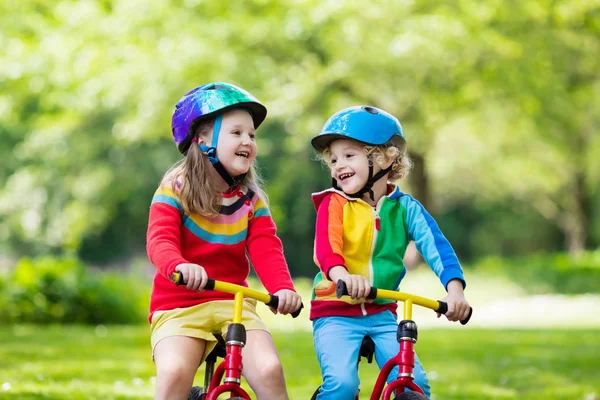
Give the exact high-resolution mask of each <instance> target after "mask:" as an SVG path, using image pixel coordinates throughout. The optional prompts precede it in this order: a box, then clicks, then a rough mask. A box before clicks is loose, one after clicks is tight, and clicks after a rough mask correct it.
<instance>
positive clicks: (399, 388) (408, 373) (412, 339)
mask: <svg viewBox="0 0 600 400" xmlns="http://www.w3.org/2000/svg"><path fill="white" fill-rule="evenodd" d="M336 295H337V297H338V298H340V297H342V296H345V295H348V290H347V287H346V283H345V282H344V281H342V280H339V281H338V282H337V287H336ZM366 298H367V299H387V300H395V301H401V302H403V303H404V311H403V318H402V321H400V322H399V323H398V332H397V338H398V342H399V343H400V350H399V351H398V354H397V355H395V356H394V357H392V358H391V359H389V360H388V361H387V362H386V363H385V364H384V366H383V368H381V371H379V374H378V375H377V381H376V382H375V386H374V387H373V392H372V393H371V397H369V400H380V399H382V400H389V399H390V398H391V396H392V395H393V394H394V393H402V392H404V390H405V389H409V390H411V391H413V392H417V393H420V394H422V395H424V394H425V393H424V392H423V390H422V389H421V388H420V387H419V386H418V385H417V384H416V383H415V382H414V379H415V376H414V373H413V372H414V368H415V349H414V346H415V343H417V324H416V322H415V321H413V320H412V309H413V305H414V304H416V305H419V306H421V307H425V308H429V309H431V310H433V311H436V312H438V313H440V314H446V312H447V311H448V304H446V303H445V302H443V301H437V300H431V299H427V298H425V297H421V296H415V295H412V294H408V293H402V292H396V291H393V290H384V289H377V288H371V291H370V293H369V294H368V296H367V297H366ZM472 313H473V308H471V309H470V311H469V315H468V316H467V318H465V319H464V320H462V321H460V323H461V324H462V325H465V324H466V323H467V322H469V320H470V319H471V314H472ZM396 366H397V367H398V378H397V379H395V380H394V381H392V382H390V383H389V384H388V385H387V386H386V381H387V378H388V376H389V375H390V373H391V372H392V370H393V369H394V367H396ZM382 395H383V397H382ZM357 398H358V397H357Z"/></svg>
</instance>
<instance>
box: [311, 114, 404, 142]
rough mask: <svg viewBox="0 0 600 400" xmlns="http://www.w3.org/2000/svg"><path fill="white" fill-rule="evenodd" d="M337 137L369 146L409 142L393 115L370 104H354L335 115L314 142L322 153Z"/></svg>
mask: <svg viewBox="0 0 600 400" xmlns="http://www.w3.org/2000/svg"><path fill="white" fill-rule="evenodd" d="M335 139H354V140H357V141H359V142H362V143H365V144H370V145H375V146H378V145H382V144H386V143H388V142H393V143H394V144H396V145H398V146H403V145H404V144H405V143H406V138H405V137H404V132H403V131H402V125H400V122H399V121H398V119H397V118H396V117H394V116H393V115H392V114H390V113H388V112H386V111H383V110H382V109H380V108H376V107H371V106H354V107H348V108H345V109H343V110H342V111H338V112H337V113H335V114H333V115H332V116H331V117H330V118H329V119H328V120H327V122H325V125H323V128H322V129H321V132H320V133H319V134H318V135H317V136H315V137H314V138H312V140H311V142H310V143H311V145H312V146H313V147H314V148H315V150H317V151H318V152H322V151H323V150H324V149H325V148H326V147H327V145H329V143H331V142H332V141H333V140H335Z"/></svg>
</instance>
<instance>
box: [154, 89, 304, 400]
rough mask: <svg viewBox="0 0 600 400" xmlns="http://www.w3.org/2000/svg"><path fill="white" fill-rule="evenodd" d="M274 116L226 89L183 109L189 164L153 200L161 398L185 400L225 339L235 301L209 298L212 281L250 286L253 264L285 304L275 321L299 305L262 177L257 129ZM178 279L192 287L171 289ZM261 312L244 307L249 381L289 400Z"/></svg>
mask: <svg viewBox="0 0 600 400" xmlns="http://www.w3.org/2000/svg"><path fill="white" fill-rule="evenodd" d="M266 114H267V109H266V108H265V106H263V105H262V104H261V103H260V102H259V101H258V100H257V99H256V98H255V97H254V96H253V95H251V94H250V93H248V92H247V91H245V90H243V89H241V88H239V87H237V86H234V85H231V84H228V83H223V82H214V83H209V84H206V85H202V86H199V87H197V88H195V89H193V90H192V91H190V92H188V93H187V94H186V95H184V96H183V97H182V98H181V99H180V100H179V102H178V103H177V104H176V106H175V111H174V112H173V118H172V131H173V139H174V140H175V144H176V145H177V148H178V149H179V151H180V152H181V153H182V154H183V155H184V156H185V157H184V158H183V160H182V161H181V162H179V163H177V164H176V165H175V166H173V167H172V168H171V169H170V170H169V171H168V172H167V173H166V174H165V176H164V178H163V180H162V182H161V184H160V187H159V188H158V190H157V191H156V192H155V194H154V197H153V199H152V205H151V207H150V216H149V222H148V233H147V246H146V247H147V251H148V256H149V258H150V260H151V261H152V263H153V264H154V265H155V266H156V274H155V277H154V284H153V288H152V294H151V298H150V316H149V320H150V324H151V342H152V352H153V358H154V361H155V364H156V375H157V379H156V395H155V398H156V399H186V398H187V397H188V393H189V392H190V389H191V387H192V382H193V379H194V375H195V373H196V370H197V369H198V366H199V365H200V364H201V363H202V361H204V359H205V357H206V356H207V355H208V354H209V353H210V351H211V350H212V348H214V346H215V344H216V343H217V340H216V338H215V337H214V335H213V334H214V333H222V334H224V333H225V332H226V329H227V325H228V323H229V322H230V319H231V315H232V311H233V296H232V295H229V294H226V293H222V292H216V291H209V290H203V289H204V287H205V285H206V283H207V277H210V278H213V279H216V280H221V281H225V282H229V283H233V284H237V285H243V286H247V282H246V279H247V277H248V274H249V271H250V261H251V262H252V265H253V267H254V269H255V271H256V273H257V275H258V276H259V278H260V280H261V282H262V283H263V285H264V286H265V288H266V289H267V290H268V291H269V293H273V294H276V295H277V296H278V297H279V306H278V309H277V310H276V311H275V312H277V311H278V312H280V313H283V314H287V313H291V312H294V311H296V310H297V309H298V308H299V307H300V305H301V299H300V296H299V295H298V294H297V293H296V292H295V290H294V285H293V283H292V280H291V277H290V273H289V270H288V267H287V264H286V261H285V259H284V255H283V249H282V244H281V241H280V240H279V238H278V237H277V235H276V227H275V223H274V222H273V219H272V218H271V214H270V212H269V207H268V205H267V197H266V195H265V193H264V192H263V191H262V190H261V188H260V186H259V181H258V178H257V175H256V171H255V169H254V160H255V158H256V155H257V146H256V129H257V128H258V127H259V125H260V124H261V123H262V122H263V120H264V119H265V117H266ZM175 271H179V272H180V273H181V274H182V275H183V279H184V282H187V286H176V285H175V284H174V283H173V282H171V279H170V278H171V275H172V274H173V273H174V272H175ZM255 305H256V303H255V302H253V301H248V300H245V302H244V307H243V311H242V323H243V324H244V326H245V327H246V331H247V341H246V345H245V347H244V349H243V352H242V355H243V358H244V367H243V371H242V374H243V375H244V377H245V378H246V380H247V382H248V384H249V385H250V387H251V388H252V390H253V391H254V392H255V393H256V395H257V397H258V399H262V400H274V399H281V400H287V399H288V395H287V391H286V388H285V380H284V376H283V369H282V367H281V362H280V360H279V357H278V355H277V351H276V349H275V346H274V344H273V339H272V338H271V336H270V334H269V333H268V331H267V329H266V327H265V325H264V323H263V322H262V321H261V319H260V318H259V316H258V315H257V313H256V309H255Z"/></svg>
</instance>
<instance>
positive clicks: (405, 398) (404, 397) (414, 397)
mask: <svg viewBox="0 0 600 400" xmlns="http://www.w3.org/2000/svg"><path fill="white" fill-rule="evenodd" d="M394 400H427V397H426V396H424V395H422V394H421V393H417V392H404V393H402V394H399V395H398V396H396V397H394Z"/></svg>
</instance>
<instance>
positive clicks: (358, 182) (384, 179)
mask: <svg viewBox="0 0 600 400" xmlns="http://www.w3.org/2000/svg"><path fill="white" fill-rule="evenodd" d="M311 144H312V146H313V147H314V148H315V149H316V150H317V151H318V152H319V154H320V156H321V158H322V159H323V160H324V161H325V162H326V163H327V165H328V166H329V168H330V170H331V177H332V183H333V187H332V188H330V189H327V190H325V191H322V192H319V193H314V194H313V195H312V199H313V202H314V205H315V208H316V210H317V221H316V232H315V252H314V259H315V263H316V264H317V266H318V267H319V269H320V272H319V273H318V274H317V276H316V277H315V280H314V285H313V293H312V301H311V311H310V318H311V320H312V322H313V336H314V346H315V350H316V353H317V358H318V361H319V364H320V366H321V372H322V377H323V385H322V386H321V388H320V390H319V393H318V395H317V399H318V400H353V399H354V398H355V396H356V395H357V393H358V387H359V378H358V371H357V369H356V368H354V367H353V366H354V365H356V361H357V359H358V357H359V349H360V346H361V343H362V340H363V338H364V337H365V336H369V337H370V338H371V339H372V340H373V342H374V343H375V357H376V360H377V364H378V365H379V367H380V368H381V367H382V366H383V365H384V364H385V362H386V361H388V360H389V359H390V358H392V357H393V356H395V355H396V354H397V353H398V351H399V343H398V341H397V338H396V331H397V315H396V309H397V304H396V303H395V302H392V301H389V300H383V299H377V300H374V301H372V302H366V301H365V300H364V298H365V297H366V296H367V294H368V293H369V291H370V289H371V286H374V287H377V288H382V289H389V290H397V289H398V286H399V284H400V281H401V280H402V278H403V277H404V275H405V274H406V268H405V266H404V262H403V257H404V253H405V251H406V247H407V246H408V244H409V242H410V241H411V240H414V241H415V243H416V246H417V249H418V250H419V251H420V253H421V254H422V255H423V257H424V259H425V261H426V262H427V263H428V264H429V266H430V267H431V269H432V270H433V271H434V272H435V274H436V275H437V276H438V277H439V279H440V281H441V283H442V285H443V286H444V287H445V288H446V290H447V292H448V295H447V296H446V297H445V299H444V301H446V302H447V303H448V312H447V313H446V317H447V318H448V320H450V321H459V320H462V319H465V318H466V317H467V316H468V314H469V309H470V306H469V303H468V302H467V300H466V299H465V297H464V293H463V289H464V287H465V285H466V283H465V279H464V276H463V271H462V268H461V266H460V263H459V261H458V258H457V256H456V254H455V252H454V250H453V249H452V246H451V245H450V243H449V242H448V240H447V239H446V238H445V237H444V235H443V234H442V232H441V231H440V229H439V227H438V225H437V224H436V222H435V221H434V220H433V218H432V217H431V215H430V214H429V213H428V212H427V211H426V210H425V209H424V208H423V206H422V205H421V204H420V203H419V202H418V201H417V200H415V199H414V198H413V197H411V196H410V195H408V194H405V193H403V192H401V191H400V189H399V187H398V186H396V185H394V184H392V183H390V182H394V181H396V180H398V179H400V178H402V177H404V176H405V175H406V174H407V173H408V171H409V170H410V167H411V166H412V163H411V162H410V159H409V158H408V156H407V154H406V139H405V136H404V132H403V130H402V126H401V125H400V122H399V121H398V120H397V119H396V118H395V117H394V116H392V115H391V114H389V113H387V112H385V111H383V110H381V109H378V108H376V107H369V106H356V107H350V108H347V109H344V110H341V111H339V112H337V113H336V114H334V115H333V116H332V117H331V118H329V120H328V121H327V122H326V123H325V125H324V126H323V129H322V130H321V132H320V133H319V135H317V136H316V137H314V138H313V139H312V141H311ZM340 279H341V280H343V281H344V282H345V283H346V285H347V287H348V293H349V294H350V296H346V297H342V298H341V299H337V298H336V293H335V292H336V291H335V286H336V282H337V281H338V280H340ZM397 373H398V369H397V368H396V369H395V370H394V371H392V373H391V374H390V376H389V378H388V381H391V380H393V379H394V376H397ZM414 374H415V376H414V379H415V383H416V384H417V385H419V386H420V387H421V389H423V391H424V392H425V394H426V395H427V397H429V396H430V387H429V382H428V379H427V376H426V374H425V371H424V369H423V367H422V365H421V363H420V361H419V359H418V358H417V357H416V358H415V369H414Z"/></svg>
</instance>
